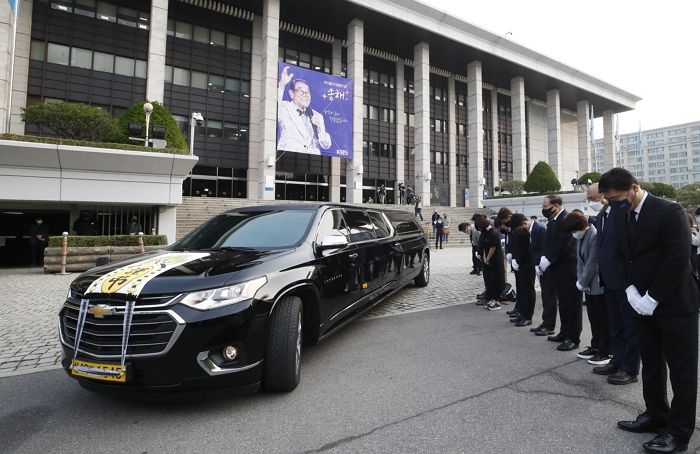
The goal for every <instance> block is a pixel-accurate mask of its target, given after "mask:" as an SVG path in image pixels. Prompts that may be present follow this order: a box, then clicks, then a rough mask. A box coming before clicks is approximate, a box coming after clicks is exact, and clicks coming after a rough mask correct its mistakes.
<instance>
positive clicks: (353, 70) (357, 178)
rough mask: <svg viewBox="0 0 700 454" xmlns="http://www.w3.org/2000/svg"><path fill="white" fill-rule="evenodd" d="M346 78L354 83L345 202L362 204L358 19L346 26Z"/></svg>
mask: <svg viewBox="0 0 700 454" xmlns="http://www.w3.org/2000/svg"><path fill="white" fill-rule="evenodd" d="M347 49H348V74H347V75H348V78H350V79H352V80H353V81H354V90H353V99H352V149H353V150H352V159H351V160H348V161H347V163H346V168H347V170H346V173H345V184H346V188H345V200H346V201H347V202H348V203H362V173H363V169H362V139H363V137H362V106H363V103H364V85H363V83H362V71H363V68H364V64H365V25H364V22H362V21H361V20H359V19H353V21H352V22H350V24H348V39H347Z"/></svg>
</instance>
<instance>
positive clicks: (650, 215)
mask: <svg viewBox="0 0 700 454" xmlns="http://www.w3.org/2000/svg"><path fill="white" fill-rule="evenodd" d="M615 229H616V232H617V235H618V238H619V244H620V248H621V249H622V252H623V255H624V257H625V260H624V262H623V267H624V270H625V273H626V276H627V279H628V283H629V284H633V285H634V286H636V287H637V290H639V293H640V294H641V295H644V294H645V293H646V292H647V291H648V292H649V295H650V296H651V297H652V298H654V299H655V300H656V301H658V302H659V305H658V307H657V308H656V310H655V311H654V315H653V316H654V317H661V316H664V315H683V314H691V313H693V312H698V304H699V303H700V301H699V298H700V295H698V293H699V291H698V282H697V277H696V276H695V275H694V274H693V273H692V271H691V266H690V248H689V247H688V238H689V237H690V226H689V225H688V220H687V218H686V215H685V212H684V211H683V208H681V206H680V205H678V204H676V203H673V202H669V201H667V200H664V199H660V198H658V197H654V196H653V195H651V194H648V195H647V198H646V200H645V201H644V205H642V209H641V211H640V213H639V217H638V219H637V223H636V226H635V228H634V234H633V235H632V236H631V238H630V241H629V242H628V241H627V240H626V235H627V232H628V227H627V224H626V216H617V217H616V219H615Z"/></svg>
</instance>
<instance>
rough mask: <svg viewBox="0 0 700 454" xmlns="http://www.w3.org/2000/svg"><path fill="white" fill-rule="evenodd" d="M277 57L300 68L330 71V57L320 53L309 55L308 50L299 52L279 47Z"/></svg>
mask: <svg viewBox="0 0 700 454" xmlns="http://www.w3.org/2000/svg"><path fill="white" fill-rule="evenodd" d="M278 57H279V59H280V60H282V61H284V62H286V63H290V64H292V65H297V66H301V67H302V68H308V69H313V70H314V71H322V72H325V73H329V74H330V72H331V59H330V58H324V57H321V56H320V55H311V54H310V53H308V52H300V51H298V50H296V49H290V48H288V47H282V46H280V48H279V54H278Z"/></svg>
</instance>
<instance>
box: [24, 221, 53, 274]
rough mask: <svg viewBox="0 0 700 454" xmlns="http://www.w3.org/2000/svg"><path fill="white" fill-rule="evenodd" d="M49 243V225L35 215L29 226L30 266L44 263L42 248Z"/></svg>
mask: <svg viewBox="0 0 700 454" xmlns="http://www.w3.org/2000/svg"><path fill="white" fill-rule="evenodd" d="M48 245H49V227H48V226H47V225H46V224H44V220H43V219H42V217H41V216H37V217H36V219H34V222H32V225H31V227H29V256H30V265H31V266H43V265H44V249H46V246H48Z"/></svg>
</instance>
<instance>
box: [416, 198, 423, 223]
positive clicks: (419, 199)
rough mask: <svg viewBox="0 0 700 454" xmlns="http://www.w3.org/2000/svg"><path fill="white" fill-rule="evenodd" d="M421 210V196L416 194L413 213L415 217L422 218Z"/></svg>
mask: <svg viewBox="0 0 700 454" xmlns="http://www.w3.org/2000/svg"><path fill="white" fill-rule="evenodd" d="M422 210H423V199H422V197H421V196H419V195H417V196H416V204H415V215H416V217H420V220H421V221H422V220H423V213H421V211H422Z"/></svg>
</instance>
